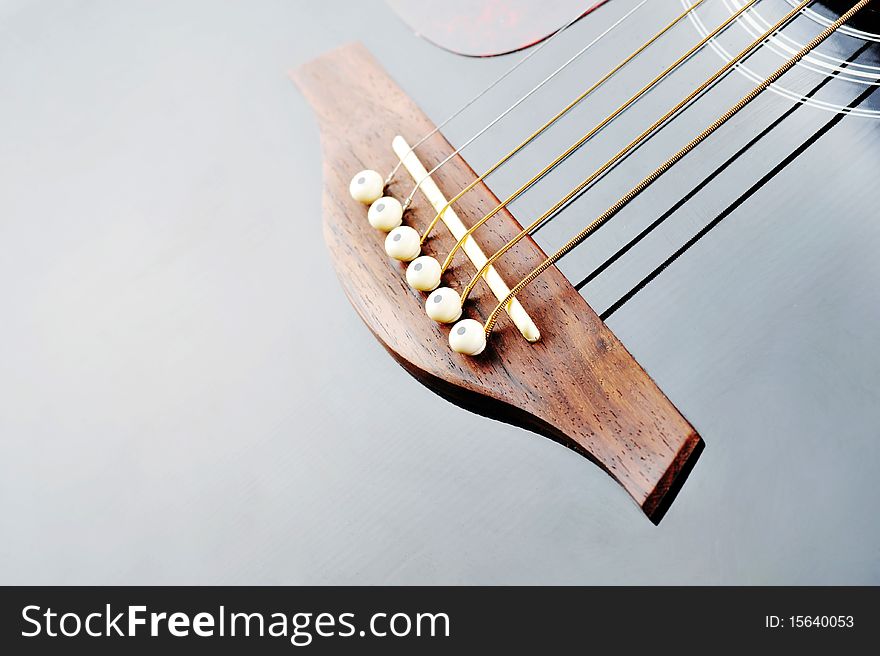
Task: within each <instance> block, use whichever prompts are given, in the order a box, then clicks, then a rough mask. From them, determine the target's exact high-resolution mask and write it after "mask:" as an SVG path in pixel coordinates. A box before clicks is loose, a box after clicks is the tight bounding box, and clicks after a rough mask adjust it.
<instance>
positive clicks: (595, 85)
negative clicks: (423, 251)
mask: <svg viewBox="0 0 880 656" xmlns="http://www.w3.org/2000/svg"><path fill="white" fill-rule="evenodd" d="M703 2H704V0H697V1H696V2H695V3H694V4H692V5H691V6H690V7H688V8H687V9H685V10H684V11H683V12H682V13H681V14H679V15H678V16H676V17H675V18H674V19H672V20H671V21H670V22H669V23H667V24H666V25H665V26H664V27H663V28H662V29H661V30H660V31H659V32H657V33H656V34H654V36H652V37H651V38H650V39H648V40H647V41H645V43H643V44H642V45H640V46H639V47H638V48H636V50H634V51H633V52H632V53H630V54H629V55H627V56H626V57H625V58H624V59H623V60H621V61H620V62H619V63H618V64H617V65H616V66H614V67H613V68H612V69H611V70H610V71H608V72H607V73H605V74H604V75H603V76H602V77H600V78H599V79H598V80H597V81H596V82H594V83H593V84H592V85H591V86H590V87H589V88H587V89H586V90H585V91H584V92H583V93H581V94H580V95H579V96H578V97H577V98H575V99H574V100H572V101H571V102H570V103H569V104H568V105H566V106H565V107H563V108H562V109H561V110H559V112H557V113H556V114H555V115H554V116H553V117H551V118H550V119H549V120H548V121H547V122H546V123H544V125H542V126H541V127H540V128H538V129H537V130H535V131H534V132H532V134H530V135H529V136H528V137H526V139H525V140H524V141H522V142H520V144H519V145H518V146H516V147H515V148H514V149H513V150H511V151H510V152H509V153H507V154H506V155H504V157H502V158H501V159H499V160H498V161H497V162H495V163H494V164H493V165H492V166H490V167H489V168H488V169H487V170H486V171H485V172H484V173H483V174H482V175H480V176H479V177H478V178H476V179H475V180H473V181H472V182H470V183H469V184H468V185H467V186H466V187H465V188H464V189H462V190H461V191H460V192H458V194H456V195H455V196H453V197H452V198H450V199H449V200H448V201H447V202H446V204H445V205H444V206H443V207H442V208H440V211H439V212H437V214H436V215H435V216H434V218H433V219H432V220H431V223H429V224H428V227H427V228H425V231H424V232H423V233H422V237H421V239H420V240H419V243H420V244H424V243H425V240H427V238H428V236H429V235H430V234H431V231H432V230H433V229H434V228H435V227H436V226H437V223H438V222H439V221H440V220H441V219H442V218H443V215H444V214H445V213H446V211H447V210H448V209H449V208H450V207H451V206H452V205H453V204H454V203H456V202H458V201H459V200H460V199H461V198H462V196H464V195H465V194H466V193H467V192H469V191H470V190H471V189H473V188H474V187H476V186H477V185H478V184H479V183H480V182H482V181H483V180H485V179H486V178H487V177H489V176H490V175H492V173H494V172H495V171H496V170H498V168H499V167H501V166H503V165H504V164H505V162H507V161H508V160H510V158H512V157H513V156H514V155H516V154H517V153H518V152H520V151H521V150H522V149H523V148H525V147H526V146H528V145H529V144H530V143H531V142H532V141H534V140H535V139H537V138H538V137H539V136H541V135H542V134H543V133H544V131H545V130H547V129H548V128H549V127H550V126H551V125H553V124H554V123H556V121H558V120H559V119H561V118H562V117H563V116H565V115H566V114H567V113H568V112H569V111H571V110H572V109H573V108H574V107H576V106H577V105H578V104H579V103H580V102H581V101H583V100H584V99H585V98H586V97H587V96H589V95H590V94H591V93H593V92H594V91H595V90H596V89H598V88H599V87H601V86H602V85H603V84H605V82H607V81H608V80H610V79H611V78H612V77H613V76H614V75H615V74H617V73H618V72H619V71H620V70H621V69H622V68H623V67H624V66H626V65H627V64H629V63H630V62H631V61H632V60H633V59H635V58H636V57H638V56H639V55H640V54H641V53H642V52H644V51H645V50H647V49H648V48H649V47H650V46H651V45H652V44H653V43H654V42H655V41H657V39H659V38H660V37H661V36H663V35H664V34H666V32H668V31H669V30H671V29H672V28H673V27H675V26H676V25H677V24H678V23H679V21H681V20H682V19H683V18H685V17H686V16H687V15H688V14H690V13H691V12H692V11H694V10H695V9H696V8H697V7H699V6H700V5H701V4H703Z"/></svg>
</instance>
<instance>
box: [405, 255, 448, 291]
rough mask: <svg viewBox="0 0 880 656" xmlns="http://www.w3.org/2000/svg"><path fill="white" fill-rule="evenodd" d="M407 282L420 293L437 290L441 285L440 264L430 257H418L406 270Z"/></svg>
mask: <svg viewBox="0 0 880 656" xmlns="http://www.w3.org/2000/svg"><path fill="white" fill-rule="evenodd" d="M406 281H407V282H408V283H409V286H410V287H412V288H413V289H417V290H419V291H420V292H430V291H433V290H435V289H437V286H438V285H439V284H440V263H439V262H438V261H437V260H435V259H434V258H433V257H431V256H430V255H422V256H421V257H417V258H416V259H414V260H413V261H412V262H410V264H409V266H408V267H407V268H406Z"/></svg>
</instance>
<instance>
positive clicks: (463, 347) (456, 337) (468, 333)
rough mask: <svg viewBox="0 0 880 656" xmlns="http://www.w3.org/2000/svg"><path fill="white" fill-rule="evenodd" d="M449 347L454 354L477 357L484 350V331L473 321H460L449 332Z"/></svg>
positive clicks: (479, 324)
mask: <svg viewBox="0 0 880 656" xmlns="http://www.w3.org/2000/svg"><path fill="white" fill-rule="evenodd" d="M449 346H451V347H452V350H453V351H455V352H456V353H463V354H465V355H479V354H480V353H482V352H483V350H484V349H485V348H486V331H485V330H484V329H483V324H481V323H480V322H479V321H475V320H474V319H462V320H461V321H459V322H458V323H457V324H455V325H454V326H453V327H452V330H450V331H449Z"/></svg>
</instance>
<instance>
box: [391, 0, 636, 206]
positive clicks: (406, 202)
mask: <svg viewBox="0 0 880 656" xmlns="http://www.w3.org/2000/svg"><path fill="white" fill-rule="evenodd" d="M647 2H648V0H642V1H641V2H640V3H639V4H637V5H636V6H635V7H633V8H632V9H630V10H629V11H628V12H627V13H626V14H624V15H623V16H622V17H620V18H619V19H618V20H617V21H615V22H614V23H612V24H611V26H610V27H608V28H607V29H606V30H605V31H604V32H602V33H601V34H599V36H597V37H596V38H595V39H593V40H592V41H590V42H589V43H588V44H587V45H585V46H584V47H583V48H581V49H580V50H579V51H578V52H576V53H575V54H574V55H572V56H571V57H570V58H569V59H568V60H567V61H566V62H565V63H563V64H562V65H561V66H560V67H559V68H557V69H556V70H555V71H553V72H552V73H550V75H548V76H547V77H545V78H544V79H543V80H541V81H540V82H539V83H538V84H537V85H535V86H534V87H532V89H530V90H529V91H528V92H527V93H526V94H525V95H523V96H522V97H520V98H519V100H517V101H516V102H515V103H513V104H512V105H511V106H510V107H508V108H507V109H505V110H504V111H503V112H501V113H500V114H499V115H498V116H496V117H495V118H493V119H492V120H491V121H490V122H489V123H488V124H487V125H485V126H484V127H482V128H481V129H480V130H479V131H478V132H477V133H476V134H474V135H472V136H471V137H470V138H469V139H468V140H467V141H465V142H464V143H463V144H462V145H461V146H459V147H458V148H456V149H455V150H454V151H453V152H451V153H450V154H449V156H447V157H446V158H444V159H443V160H441V161H440V162H439V163H438V164H437V165H436V166H435V167H434V168H432V169H431V170H430V171H428V173H427V175H426V176H425V177H424V178H422V179H421V180H418V181H417V182H416V184H415V186H414V187H413V189H412V191H411V192H410V193H409V195H408V196H407V197H406V199H404V201H403V210H404V211H406V210H407V209H408V208H409V206H410V205H412V202H413V199H414V198H415V195H416V194H417V193H418V191H419V189H421V187H422V184H424V182H425V181H426V180H428V179H429V178H430V177H431V176H432V175H433V174H434V173H436V172H437V171H439V170H440V169H441V168H443V166H445V165H446V164H447V163H449V162H450V161H451V160H452V159H453V158H454V157H455V156H456V155H458V154H459V153H460V152H461V151H462V150H464V149H465V148H467V147H468V146H469V145H471V144H472V143H473V142H474V141H476V140H477V139H478V138H480V137H481V136H482V135H483V134H485V133H486V131H487V130H489V129H490V128H492V126H494V125H495V124H496V123H498V121H500V120H501V119H503V118H504V117H505V116H507V115H508V114H509V113H510V112H512V111H513V110H514V109H516V108H517V107H519V106H520V105H521V104H522V103H523V102H525V101H526V100H527V99H528V98H529V97H530V96H532V95H533V94H534V93H536V92H537V91H538V90H539V89H541V88H542V87H543V86H544V85H545V84H547V83H548V82H549V81H550V80H552V79H553V78H554V77H556V76H557V75H558V74H559V73H561V72H562V71H563V70H565V68H567V67H568V66H570V65H571V64H572V63H573V62H574V61H575V60H577V59H578V58H579V57H581V55H583V54H584V53H586V52H587V51H588V50H590V49H591V48H592V47H593V46H595V45H596V44H597V43H599V41H601V40H602V39H603V38H605V37H606V36H607V35H608V34H610V33H611V32H612V31H613V30H615V29H616V28H617V27H619V26H620V25H622V24H623V22H624V21H626V20H627V19H628V18H629V17H630V16H632V15H633V14H635V12H636V11H638V10H639V9H641V8H642V7H644V6H645V4H646V3H647ZM411 150H412V149H411ZM402 159H403V158H401V162H398V166H397V167H395V168H399V166H400V164H401V163H402Z"/></svg>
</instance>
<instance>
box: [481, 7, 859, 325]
mask: <svg viewBox="0 0 880 656" xmlns="http://www.w3.org/2000/svg"><path fill="white" fill-rule="evenodd" d="M810 2H811V0H804V2H802V3H800V5H798V6H797V7H796V11H800V10H801V9H803V7H805V6H806V5H808V4H809V3H810ZM870 3H871V0H859V2H857V3H856V4H855V5H853V6H852V8H851V9H850V10H849V11H847V12H846V13H845V14H843V15H842V16H840V18H838V19H837V20H835V21H834V22H833V23H831V24H830V25H829V26H828V27H827V28H825V29H824V30H822V32H820V33H819V35H818V36H816V37H815V38H814V39H813V40H812V41H810V42H809V43H807V44H806V45H805V46H804V47H803V48H801V49H800V50H799V51H798V52H796V53H795V54H794V55H793V56H792V57H791V58H790V59H788V60H787V61H786V62H784V63H783V64H782V65H781V66H780V67H779V68H777V69H776V70H775V71H773V73H771V74H770V75H769V76H768V77H766V78H765V79H764V80H763V81H761V82H760V83H759V84H758V85H757V86H756V87H755V88H754V89H752V90H751V91H750V92H749V93H747V94H746V95H745V96H743V97H742V98H741V99H740V100H739V102H737V103H736V104H735V105H733V106H732V107H731V108H730V109H728V110H727V111H726V112H724V113H723V114H722V115H721V116H719V117H718V118H717V119H716V120H715V122H713V123H712V124H711V125H709V127H707V128H706V129H705V130H703V131H702V132H701V133H700V134H698V135H697V136H696V137H694V138H693V139H692V140H691V141H690V142H688V143H687V144H686V145H685V146H684V147H683V148H682V149H681V150H679V151H678V152H676V153H675V154H673V155H672V156H671V157H670V158H669V159H667V160H666V161H665V162H663V163H662V164H661V165H660V166H658V167H657V168H656V169H654V170H653V171H652V172H651V173H649V174H648V175H647V176H646V177H645V178H644V179H642V181H641V182H639V183H638V184H637V185H636V186H635V187H633V188H632V189H630V190H629V191H628V192H627V193H626V194H625V195H624V196H622V197H621V198H620V199H619V200H618V201H617V202H616V203H615V204H614V205H612V206H611V207H609V208H608V209H607V210H605V212H603V213H602V214H600V215H599V216H598V217H597V218H596V219H595V220H594V221H593V222H592V223H590V224H589V225H588V226H587V227H586V228H584V229H583V230H582V231H581V232H579V233H578V234H577V235H575V236H574V237H572V238H571V239H570V240H569V241H568V242H567V243H566V244H565V245H564V246H562V248H560V249H559V250H558V251H556V252H555V253H554V254H553V255H551V256H550V257H548V258H546V259H545V260H544V261H543V262H541V264H539V265H538V266H537V267H535V269H533V270H532V272H531V273H529V274H528V275H527V276H526V277H525V278H523V279H522V280H521V281H520V282H519V283H517V285H516V286H515V287H514V288H513V289H511V290H510V293H509V294H508V295H507V296H506V297H505V298H503V299H502V300H501V301H500V302H499V303H498V304H497V305H496V306H495V308H494V309H493V310H492V312H491V313H490V314H489V316H488V318H487V319H486V323H485V324H484V326H483V329H484V331H485V334H486V336H487V337H488V336H489V334H490V333H491V332H492V329H493V328H494V327H495V323H496V322H497V321H498V315H499V313H500V312H501V310H502V309H504V307H505V306H507V304H509V303H510V301H511V300H513V299H514V298H515V297H516V295H517V294H519V293H520V292H521V291H522V290H523V289H524V288H525V287H526V286H527V285H529V284H530V283H531V282H532V281H533V280H535V278H537V277H538V276H540V275H541V274H542V273H543V272H544V271H546V270H547V269H549V268H550V267H551V266H553V265H554V264H555V263H556V262H557V261H558V260H559V259H561V258H562V257H563V256H564V255H565V254H566V253H568V252H569V251H571V250H572V249H574V248H575V247H577V245H578V244H580V243H581V242H582V241H584V240H585V239H586V238H587V237H589V236H590V235H591V234H592V233H593V232H594V231H595V230H596V229H597V228H599V226H601V225H602V224H603V223H605V222H606V221H608V220H609V219H610V218H611V217H613V216H614V215H615V214H617V213H618V212H619V211H620V210H621V209H623V208H624V207H625V206H626V205H627V204H628V203H629V202H630V201H632V200H633V199H634V198H635V197H636V196H638V195H639V194H640V193H641V192H642V191H644V190H645V189H647V188H648V187H649V186H650V185H651V184H652V183H653V182H654V181H655V180H657V179H658V178H659V177H660V176H661V175H663V174H664V173H665V172H666V171H668V170H669V169H671V168H672V167H673V166H674V165H675V164H676V163H677V162H678V161H679V160H681V159H682V158H683V157H684V156H685V155H687V154H688V153H689V152H691V151H692V150H693V149H694V148H696V147H697V146H698V145H699V144H700V143H702V142H703V141H704V140H705V139H707V138H708V137H709V135H711V134H712V133H713V132H715V131H716V130H717V129H718V128H720V127H721V126H722V125H724V124H725V123H726V122H727V121H728V120H730V119H731V118H732V117H733V116H734V115H735V114H736V113H737V112H739V111H740V110H741V109H742V108H743V107H745V106H746V105H748V104H749V103H750V102H751V101H752V100H754V99H755V98H757V97H758V96H759V95H760V94H761V93H762V92H763V91H764V90H766V89H767V88H768V87H770V86H771V85H772V84H773V83H774V82H776V81H777V80H778V79H779V78H780V77H782V76H783V75H784V74H785V73H786V72H787V71H788V70H790V69H791V68H792V67H794V66H795V64H797V63H798V62H799V61H800V60H801V59H803V58H804V57H806V56H807V55H808V54H809V53H810V51H812V50H813V49H814V48H816V47H817V46H818V45H819V44H820V43H822V42H823V41H825V39H827V38H828V37H830V36H831V35H832V34H834V32H836V31H837V29H838V28H840V26H841V25H843V24H844V23H846V22H847V21H848V20H850V19H851V18H852V17H853V16H855V15H856V14H857V13H858V12H859V11H861V10H862V9H864V8H865V7H867V6H868V5H869V4H870ZM773 31H774V32H775V31H776V29H774V30H773ZM766 38H767V37H766V36H765V37H762V38H761V41H764V40H765V39H766Z"/></svg>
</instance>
